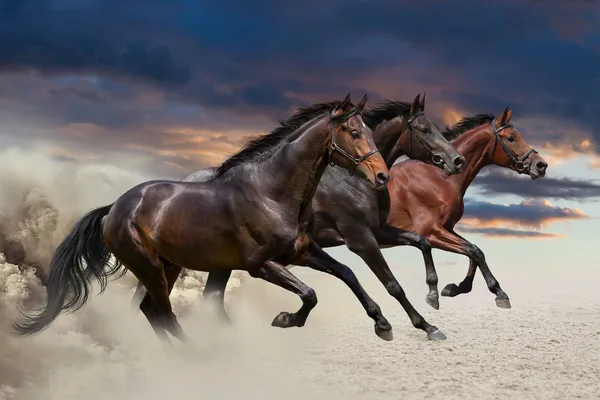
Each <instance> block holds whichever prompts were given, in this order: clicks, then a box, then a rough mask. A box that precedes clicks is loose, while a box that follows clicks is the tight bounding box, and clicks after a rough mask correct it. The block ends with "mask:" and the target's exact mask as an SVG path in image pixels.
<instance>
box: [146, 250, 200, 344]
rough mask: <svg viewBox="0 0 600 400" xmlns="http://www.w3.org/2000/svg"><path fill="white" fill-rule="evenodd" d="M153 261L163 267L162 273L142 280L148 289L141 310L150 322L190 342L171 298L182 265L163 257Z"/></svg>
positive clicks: (183, 340) (182, 340)
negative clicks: (175, 312) (174, 310)
mask: <svg viewBox="0 0 600 400" xmlns="http://www.w3.org/2000/svg"><path fill="white" fill-rule="evenodd" d="M153 261H155V263H156V264H155V265H156V266H159V265H160V266H161V267H162V268H160V271H161V273H160V274H159V275H158V276H157V277H154V278H153V279H150V280H149V281H147V282H144V281H142V280H140V282H142V284H144V286H145V287H146V290H147V293H146V295H145V296H144V299H143V300H142V302H141V304H140V310H142V312H143V313H144V315H145V316H146V318H148V321H150V324H153V322H154V323H155V324H156V325H158V326H160V327H162V328H163V329H164V330H166V331H167V332H169V333H170V334H171V335H173V336H174V337H176V338H177V339H179V340H180V341H181V342H183V343H188V342H190V339H189V338H188V336H187V335H186V334H185V332H184V331H183V328H182V327H181V325H180V324H179V321H177V317H176V316H175V314H174V313H173V310H172V307H171V301H170V300H169V295H170V293H171V291H172V290H173V286H174V285H175V281H176V280H177V277H178V276H179V273H180V272H181V267H180V266H179V265H176V264H173V263H170V262H169V261H166V260H164V259H163V258H161V257H158V258H157V259H156V260H153ZM148 285H150V286H148Z"/></svg>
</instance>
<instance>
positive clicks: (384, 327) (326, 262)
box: [294, 242, 393, 341]
mask: <svg viewBox="0 0 600 400" xmlns="http://www.w3.org/2000/svg"><path fill="white" fill-rule="evenodd" d="M294 264H296V265H304V266H306V267H309V268H311V269H314V270H317V271H321V272H326V273H328V274H330V275H333V276H335V277H336V278H338V279H340V280H342V281H343V282H344V283H345V284H346V285H347V286H348V287H349V288H350V290H352V292H353V293H354V295H355V296H356V298H357V299H358V300H359V301H360V303H361V304H362V306H363V308H364V309H365V311H366V312H367V315H368V316H369V317H371V319H373V321H375V334H376V335H377V336H379V337H380V338H381V339H383V340H388V341H389V340H392V339H393V334H392V325H390V323H389V322H388V320H387V319H386V318H385V317H384V316H383V314H382V312H381V308H380V307H379V305H378V304H377V303H375V301H374V300H373V299H372V298H371V297H370V296H369V295H368V294H367V292H366V291H365V289H364V288H363V287H362V285H361V284H360V282H359V281H358V278H357V277H356V275H355V274H354V272H352V270H351V269H350V268H349V267H348V266H346V265H344V264H342V263H340V262H339V261H337V260H335V259H334V258H333V257H331V256H330V255H329V254H327V253H326V252H325V251H324V250H323V249H322V248H321V247H319V245H317V244H316V243H315V242H311V243H310V245H309V246H308V248H307V250H306V253H305V254H304V256H303V257H301V260H297V261H294Z"/></svg>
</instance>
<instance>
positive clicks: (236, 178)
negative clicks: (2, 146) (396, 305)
mask: <svg viewBox="0 0 600 400" xmlns="http://www.w3.org/2000/svg"><path fill="white" fill-rule="evenodd" d="M366 101H367V97H366V96H365V97H364V98H363V99H362V101H361V102H360V103H359V104H358V105H357V106H354V105H353V104H352V103H351V101H350V95H348V96H346V98H345V99H344V100H343V101H342V102H339V101H338V102H331V103H322V104H316V105H313V106H310V107H308V108H304V109H300V110H299V112H297V113H296V114H295V115H294V116H292V117H291V118H290V119H288V120H287V121H285V122H281V124H280V126H279V127H277V128H276V129H275V130H273V131H272V132H271V133H270V134H267V135H265V136H262V137H259V138H256V139H253V140H251V141H250V142H249V143H248V144H246V146H245V147H244V148H243V149H242V150H241V151H240V152H239V153H237V154H236V155H234V156H232V157H230V158H229V159H228V160H226V161H225V162H224V163H223V164H222V165H221V166H220V167H219V169H218V170H217V173H216V174H215V176H214V178H213V179H210V180H208V181H206V182H177V181H165V180H157V181H150V182H145V183H142V184H140V185H138V186H136V187H134V188H132V189H130V190H129V191H127V192H126V193H125V194H123V195H122V196H121V197H119V198H118V199H117V200H116V201H115V202H114V203H113V204H111V205H108V206H104V207H100V208H97V209H95V210H92V211H90V212H89V213H88V214H86V215H85V216H84V217H82V218H81V219H80V220H79V221H78V222H77V223H76V224H75V226H74V227H73V229H72V230H71V232H70V233H69V234H68V235H67V237H66V238H65V240H64V241H63V242H62V243H61V244H60V245H59V246H58V248H57V249H56V251H55V252H54V255H53V258H52V260H51V263H50V273H49V279H48V285H47V287H46V290H47V294H48V295H47V299H46V306H45V307H44V308H43V309H42V310H41V311H40V312H39V313H35V314H34V315H31V316H25V318H24V319H23V320H21V321H15V324H14V328H15V329H16V330H17V332H19V333H20V334H33V333H36V332H39V331H40V330H42V329H44V328H45V327H47V326H48V325H49V324H50V323H51V322H52V321H53V320H54V319H55V318H56V317H57V316H58V315H59V314H60V313H61V312H62V311H63V310H64V311H67V310H73V311H74V310H77V309H78V308H81V307H82V306H83V305H84V304H85V303H86V301H87V300H88V297H89V292H90V289H91V288H90V285H91V283H90V278H91V277H92V276H93V277H95V278H96V279H97V280H98V281H99V283H100V288H101V290H104V289H105V288H106V283H107V277H108V276H110V275H114V274H116V273H117V272H119V271H121V272H124V271H126V270H124V269H123V268H121V267H122V266H125V268H126V269H127V270H129V271H131V272H132V273H133V274H134V275H135V276H136V278H137V279H138V280H139V281H140V282H141V283H142V284H143V285H144V286H145V287H146V290H147V292H148V296H146V298H145V300H144V301H143V302H142V304H141V305H140V308H141V310H142V311H143V313H144V314H145V316H146V318H147V319H148V321H149V322H150V324H151V326H152V328H153V329H154V331H155V333H156V335H157V336H158V337H159V339H161V340H164V341H165V343H171V342H170V340H169V338H168V336H167V332H169V333H171V334H172V335H173V336H175V337H176V338H178V339H179V340H181V341H183V342H185V341H188V340H189V339H188V337H187V335H186V334H185V333H184V332H183V329H182V328H181V326H180V325H179V322H178V321H177V318H176V316H175V314H174V313H173V312H172V309H171V302H170V301H169V292H170V290H171V289H172V287H173V284H174V283H175V279H176V278H177V275H176V274H174V272H175V271H176V272H177V273H178V272H179V269H177V268H175V267H174V266H181V267H185V268H188V269H193V270H198V271H206V272H217V271H231V270H234V269H241V270H245V271H247V272H249V274H250V275H251V276H253V277H255V278H261V279H264V280H265V281H267V282H270V283H273V284H275V285H277V286H280V287H281V288H283V289H286V290H288V291H291V292H293V293H295V294H296V295H298V296H299V297H300V298H301V300H302V307H301V308H300V309H299V310H298V311H297V312H295V313H287V312H282V313H280V314H279V315H278V316H277V317H276V318H275V319H274V321H273V323H272V325H274V326H279V327H282V328H288V327H292V326H303V325H304V324H305V322H306V320H307V318H308V316H309V313H310V311H311V310H312V309H313V308H314V307H315V305H316V304H317V296H316V293H315V291H314V290H313V289H312V288H310V287H308V286H307V285H306V284H304V283H303V282H301V281H300V280H299V279H298V278H296V277H295V276H294V275H293V274H292V273H291V272H290V271H289V270H288V269H286V268H285V265H288V264H290V263H294V264H296V265H305V266H308V267H310V268H313V269H315V270H318V271H322V272H326V273H329V274H331V275H334V276H336V277H337V278H339V279H341V280H342V281H344V283H346V285H348V286H349V287H350V289H351V290H352V291H353V292H354V294H355V295H356V297H357V298H358V299H359V300H360V302H361V303H362V305H363V307H364V309H365V311H366V312H367V315H368V316H369V317H371V318H372V319H373V320H374V322H375V332H376V333H377V335H379V336H380V337H381V338H383V339H391V330H392V327H391V325H390V324H389V322H388V321H387V320H386V319H385V317H384V316H383V314H382V313H381V309H380V307H379V305H377V303H375V302H374V301H373V299H371V297H370V296H369V295H368V294H367V293H366V291H365V290H364V289H363V287H362V286H361V284H360V283H359V281H358V279H357V278H356V276H355V275H354V273H353V272H352V270H350V268H348V267H347V266H345V265H343V264H341V263H339V262H337V261H335V260H334V259H333V258H331V257H330V256H329V255H328V254H327V253H325V252H324V251H323V250H322V249H321V248H320V247H319V246H318V245H317V244H316V243H314V242H313V241H312V238H311V235H310V233H311V216H312V209H311V202H312V197H313V195H314V193H315V190H316V188H317V185H318V183H319V181H320V179H321V176H322V175H323V173H324V172H325V170H326V168H327V166H328V165H329V164H337V165H339V166H341V167H343V168H345V169H346V170H348V171H349V172H351V173H354V172H356V174H357V175H358V176H360V177H361V178H362V179H364V180H365V181H367V182H368V183H369V185H370V186H371V187H372V188H375V189H377V190H383V189H385V187H386V184H387V182H388V180H389V170H388V167H387V166H386V164H385V162H384V160H383V158H382V157H381V154H379V153H378V150H377V148H376V146H375V143H374V142H373V137H372V132H371V129H370V128H369V127H367V125H365V123H364V121H363V119H362V116H361V114H362V112H363V109H364V106H365V104H366ZM111 253H112V254H113V255H114V257H115V259H116V260H117V263H116V265H113V266H110V267H109V266H108V265H107V264H108V261H109V257H110V254H111Z"/></svg>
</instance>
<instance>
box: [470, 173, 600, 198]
mask: <svg viewBox="0 0 600 400" xmlns="http://www.w3.org/2000/svg"><path fill="white" fill-rule="evenodd" d="M473 184H474V186H475V187H476V188H477V189H479V190H480V191H481V192H480V193H481V194H483V195H490V196H492V195H498V194H516V195H518V196H522V197H540V198H547V199H564V200H577V201H585V200H590V199H595V198H598V197H600V181H597V180H583V179H572V178H544V179H538V180H535V181H533V180H531V179H530V178H523V177H517V176H515V174H514V173H511V172H504V171H499V170H494V171H493V172H489V173H487V174H485V175H481V176H478V177H477V178H476V179H475V181H474V183H473Z"/></svg>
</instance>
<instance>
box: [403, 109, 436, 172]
mask: <svg viewBox="0 0 600 400" xmlns="http://www.w3.org/2000/svg"><path fill="white" fill-rule="evenodd" d="M424 114H425V112H423V111H419V112H417V113H416V114H415V115H413V116H412V117H410V118H409V119H407V120H406V122H407V123H408V151H407V152H406V156H407V157H408V158H410V155H411V154H412V141H413V138H412V137H413V127H412V123H413V122H414V120H415V119H417V118H418V117H420V116H421V115H424ZM432 161H433V163H434V164H441V163H443V162H444V159H443V158H442V156H440V155H439V154H433V156H432Z"/></svg>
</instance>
